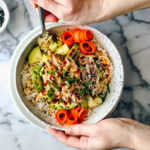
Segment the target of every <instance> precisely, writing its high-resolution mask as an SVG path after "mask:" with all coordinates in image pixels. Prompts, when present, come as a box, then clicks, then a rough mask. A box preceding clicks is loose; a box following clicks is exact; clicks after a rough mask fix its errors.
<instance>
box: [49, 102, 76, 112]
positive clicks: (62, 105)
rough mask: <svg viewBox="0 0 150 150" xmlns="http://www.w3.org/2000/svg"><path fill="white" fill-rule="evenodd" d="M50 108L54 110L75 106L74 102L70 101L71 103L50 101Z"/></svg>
mask: <svg viewBox="0 0 150 150" xmlns="http://www.w3.org/2000/svg"><path fill="white" fill-rule="evenodd" d="M49 106H50V107H51V108H53V109H55V110H58V109H72V108H74V107H76V106H77V104H76V103H74V102H72V103H71V104H70V103H68V104H65V103H64V102H59V101H58V102H56V103H54V104H53V103H51V104H50V105H49Z"/></svg>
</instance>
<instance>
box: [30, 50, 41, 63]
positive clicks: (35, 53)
mask: <svg viewBox="0 0 150 150" xmlns="http://www.w3.org/2000/svg"><path fill="white" fill-rule="evenodd" d="M42 57H43V56H42V53H41V51H40V48H39V47H35V48H34V49H33V50H32V51H31V53H30V55H29V57H28V62H29V64H30V65H32V64H34V63H36V62H38V61H40V60H42Z"/></svg>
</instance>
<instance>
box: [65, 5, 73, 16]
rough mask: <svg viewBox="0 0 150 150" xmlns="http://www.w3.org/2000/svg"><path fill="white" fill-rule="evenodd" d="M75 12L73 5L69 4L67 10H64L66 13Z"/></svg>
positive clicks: (71, 13)
mask: <svg viewBox="0 0 150 150" xmlns="http://www.w3.org/2000/svg"><path fill="white" fill-rule="evenodd" d="M74 12H75V9H74V7H73V6H70V7H69V8H68V9H67V10H66V14H67V15H73V14H74Z"/></svg>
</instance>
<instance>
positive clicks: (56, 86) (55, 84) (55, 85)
mask: <svg viewBox="0 0 150 150" xmlns="http://www.w3.org/2000/svg"><path fill="white" fill-rule="evenodd" d="M53 84H54V87H55V88H56V89H58V90H60V87H59V86H58V85H57V83H55V82H53Z"/></svg>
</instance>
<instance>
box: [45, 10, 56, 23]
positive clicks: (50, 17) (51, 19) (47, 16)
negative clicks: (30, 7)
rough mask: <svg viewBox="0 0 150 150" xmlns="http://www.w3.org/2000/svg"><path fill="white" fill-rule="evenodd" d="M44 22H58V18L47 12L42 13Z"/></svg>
mask: <svg viewBox="0 0 150 150" xmlns="http://www.w3.org/2000/svg"><path fill="white" fill-rule="evenodd" d="M44 18H45V22H58V18H57V17H56V16H55V15H53V14H52V13H50V12H48V11H46V10H45V11H44Z"/></svg>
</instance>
